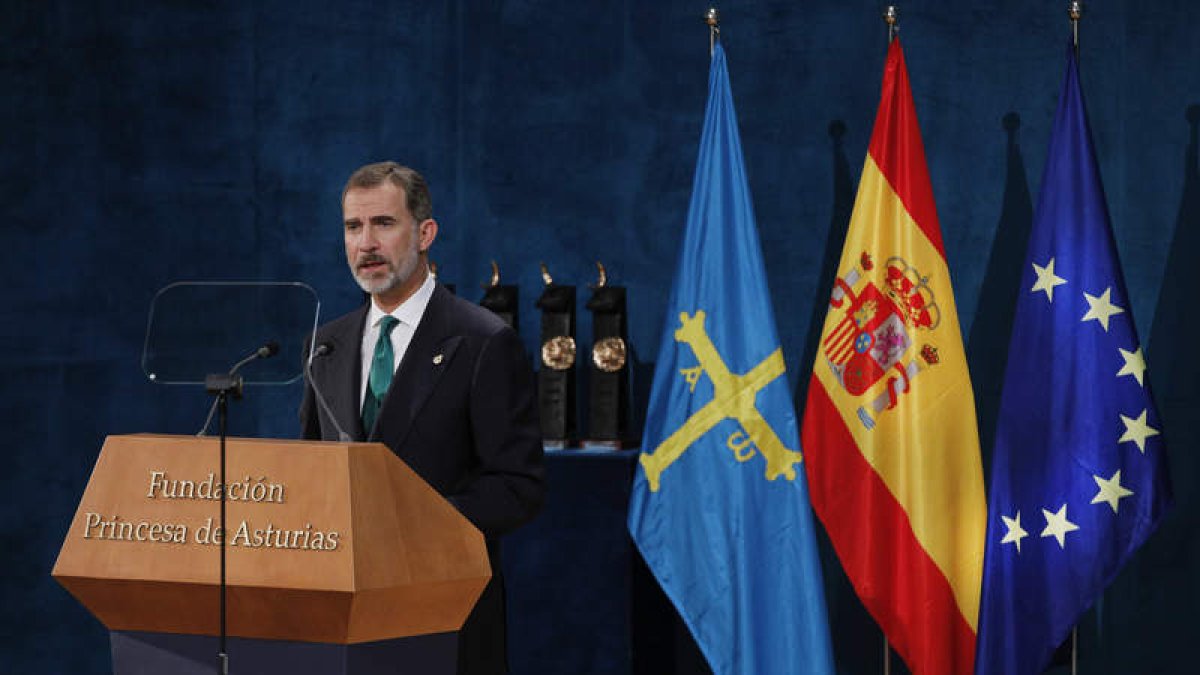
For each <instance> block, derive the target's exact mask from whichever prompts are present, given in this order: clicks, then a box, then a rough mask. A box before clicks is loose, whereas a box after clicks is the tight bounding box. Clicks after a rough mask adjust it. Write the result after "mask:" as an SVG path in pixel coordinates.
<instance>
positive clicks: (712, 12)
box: [704, 7, 721, 57]
mask: <svg viewBox="0 0 1200 675" xmlns="http://www.w3.org/2000/svg"><path fill="white" fill-rule="evenodd" d="M704 23H706V24H708V55H709V56H710V57H711V56H712V55H713V52H714V51H716V49H717V38H719V37H721V13H720V12H718V11H717V8H716V7H709V8H708V11H707V12H705V13H704Z"/></svg>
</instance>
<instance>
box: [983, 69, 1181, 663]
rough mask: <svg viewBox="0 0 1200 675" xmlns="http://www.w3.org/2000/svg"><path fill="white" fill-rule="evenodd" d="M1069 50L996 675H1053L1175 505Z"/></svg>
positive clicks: (994, 541)
mask: <svg viewBox="0 0 1200 675" xmlns="http://www.w3.org/2000/svg"><path fill="white" fill-rule="evenodd" d="M1069 51H1070V54H1069V56H1068V60H1067V72H1066V77H1065V79H1064V82H1063V87H1062V94H1061V98H1060V100H1059V104H1058V112H1057V114H1056V116H1055V120H1054V128H1053V131H1052V132H1051V136H1050V150H1049V156H1048V157H1047V160H1046V169H1045V172H1044V173H1043V177H1042V189H1041V193H1040V195H1039V197H1038V205H1037V211H1036V213H1035V214H1034V221H1033V232H1032V233H1031V235H1030V239H1029V251H1028V254H1027V256H1026V260H1025V276H1024V278H1023V279H1024V281H1023V282H1022V284H1023V285H1022V289H1021V293H1020V296H1019V300H1018V302H1017V311H1016V317H1015V321H1014V324H1013V334H1012V342H1011V344H1010V346H1009V353H1008V369H1007V372H1006V374H1005V378H1004V393H1003V395H1002V397H1001V404H1000V416H999V419H998V422H997V426H996V446H995V454H994V456H993V461H992V477H991V491H990V500H989V508H988V530H987V550H986V554H985V559H984V573H983V596H982V600H981V606H980V613H979V638H978V640H979V641H978V644H977V648H976V655H975V664H976V668H975V671H976V673H978V674H981V675H982V674H987V675H990V674H992V673H1005V674H1009V675H1016V674H1022V673H1040V672H1041V671H1042V670H1043V669H1044V668H1045V667H1046V665H1047V664H1048V662H1049V661H1050V657H1051V656H1052V654H1053V652H1054V650H1055V648H1056V647H1057V646H1058V645H1059V644H1060V643H1062V641H1063V640H1064V639H1065V638H1066V636H1067V635H1069V634H1070V632H1071V629H1072V627H1073V626H1074V625H1075V623H1076V622H1077V621H1078V620H1079V617H1080V615H1081V614H1082V613H1083V612H1084V611H1085V610H1087V608H1088V607H1090V606H1091V605H1092V603H1093V602H1095V600H1096V599H1097V598H1098V597H1099V596H1100V594H1101V593H1102V592H1103V591H1104V588H1105V587H1106V586H1107V585H1108V584H1109V582H1111V581H1112V579H1113V577H1115V576H1116V574H1117V572H1118V571H1119V570H1120V569H1121V566H1122V565H1123V564H1124V563H1125V561H1126V560H1128V559H1129V557H1130V556H1131V555H1132V554H1133V552H1134V550H1136V549H1137V547H1138V546H1140V545H1141V544H1142V543H1143V542H1144V541H1146V538H1147V537H1149V536H1150V533H1151V532H1153V531H1154V529H1155V527H1156V526H1157V525H1158V523H1159V521H1160V520H1161V519H1162V516H1163V514H1164V513H1165V512H1166V510H1167V508H1168V506H1169V505H1170V502H1171V495H1170V484H1169V481H1168V479H1167V462H1166V454H1165V450H1164V447H1163V442H1162V438H1163V437H1162V426H1161V424H1160V422H1159V417H1158V412H1157V411H1156V410H1155V407H1154V401H1153V399H1152V398H1151V395H1150V380H1149V379H1148V378H1147V377H1146V362H1145V358H1144V355H1143V351H1142V345H1141V342H1140V341H1139V340H1138V337H1137V330H1136V329H1135V327H1134V323H1133V314H1132V312H1131V310H1130V307H1129V295H1128V294H1127V293H1126V291H1125V281H1124V278H1123V276H1122V274H1121V267H1120V263H1119V261H1118V259H1117V251H1116V246H1115V244H1114V242H1113V235H1112V227H1111V225H1110V223H1109V216H1108V207H1107V206H1106V203H1105V198H1104V188H1103V187H1102V185H1101V183H1100V173H1099V169H1098V166H1097V163H1096V157H1095V152H1094V151H1093V149H1092V139H1091V130H1090V128H1089V126H1088V121H1087V111H1086V109H1085V108H1084V103H1083V94H1082V92H1081V90H1080V86H1079V66H1078V63H1077V61H1076V56H1075V53H1074V50H1069ZM1003 234H1004V233H1000V236H1003Z"/></svg>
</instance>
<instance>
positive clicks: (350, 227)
mask: <svg viewBox="0 0 1200 675" xmlns="http://www.w3.org/2000/svg"><path fill="white" fill-rule="evenodd" d="M360 227H362V226H361V225H359V224H358V223H346V231H347V232H357V231H358V230H359V228H360Z"/></svg>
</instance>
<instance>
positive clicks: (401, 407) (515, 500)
mask: <svg viewBox="0 0 1200 675" xmlns="http://www.w3.org/2000/svg"><path fill="white" fill-rule="evenodd" d="M368 308H369V306H368V305H364V306H363V307H361V308H359V309H357V310H355V311H353V312H350V313H349V314H346V315H345V316H342V317H340V318H338V319H335V320H333V321H331V322H330V323H327V324H325V325H324V326H321V327H320V328H318V329H317V336H316V344H318V345H320V344H328V345H329V346H331V347H332V351H331V352H330V353H328V354H326V355H324V356H318V357H316V358H314V359H313V362H312V366H311V377H312V379H313V380H314V381H315V382H316V383H317V385H318V387H319V388H320V390H321V392H322V394H323V395H324V396H325V398H326V401H327V402H328V404H329V408H330V410H331V411H332V413H333V415H334V416H336V418H337V421H338V423H340V424H341V425H342V428H343V429H344V430H345V431H346V432H347V433H348V434H349V435H350V436H351V437H352V438H353V439H354V440H356V441H360V440H367V441H379V442H382V443H383V444H384V445H386V446H387V447H389V448H391V450H392V452H395V453H396V455H397V456H398V457H400V459H402V460H404V461H405V463H407V464H408V465H409V466H410V467H411V468H412V469H413V471H415V472H416V473H417V474H418V475H420V476H421V477H422V478H424V479H425V481H426V482H428V483H429V484H430V485H432V486H433V487H434V489H436V490H437V491H438V492H439V493H441V494H442V495H443V496H445V497H446V499H447V500H449V501H450V503H452V504H454V506H455V507H457V508H458V510H459V511H460V512H461V513H462V514H463V515H464V516H466V518H467V519H468V520H469V521H471V523H473V524H474V525H475V527H477V528H479V529H480V530H481V531H482V532H483V534H484V537H485V538H486V539H487V542H488V553H489V556H490V557H491V562H492V570H493V574H494V575H495V579H494V583H493V584H492V586H494V588H493V587H489V591H485V597H484V598H483V599H481V601H480V605H479V606H477V607H476V611H475V612H474V613H473V614H472V615H471V618H470V619H469V620H468V626H467V627H464V629H463V633H462V634H461V635H460V640H461V641H462V642H463V643H464V645H463V646H464V648H467V651H468V652H479V651H480V650H482V651H488V650H490V649H491V647H480V648H479V649H476V648H475V647H474V646H473V645H470V643H471V642H472V641H475V642H476V643H478V642H479V641H478V640H477V639H476V637H477V636H480V635H485V634H486V637H484V638H482V639H486V640H491V641H493V642H494V641H495V640H496V639H499V640H500V641H501V643H500V644H499V645H498V648H499V649H500V650H501V655H500V659H501V660H502V659H503V653H502V651H503V625H504V623H503V622H504V615H503V611H504V608H503V595H502V593H503V591H502V586H501V584H502V582H501V581H500V579H499V571H500V560H499V542H498V538H499V537H500V536H501V535H503V534H505V533H507V532H510V531H512V530H513V529H515V528H517V527H518V526H520V525H522V524H523V523H526V522H528V521H529V520H530V519H532V518H533V516H534V515H535V514H536V513H537V511H538V509H539V508H540V506H541V502H542V493H543V485H542V478H543V467H542V439H541V427H540V424H539V422H538V416H537V397H536V394H535V390H534V380H533V372H532V370H531V368H530V366H529V363H528V361H527V359H526V357H525V352H524V349H523V348H522V347H521V342H520V340H519V338H518V337H517V335H516V333H515V332H513V330H512V329H511V328H509V327H508V326H507V325H506V324H505V323H504V322H503V321H501V320H500V319H499V318H498V317H496V315H494V314H492V313H491V312H490V311H488V310H486V309H484V308H482V307H479V306H478V305H474V304H471V303H469V302H467V301H465V300H462V299H461V298H458V297H457V296H455V295H454V294H453V293H450V292H449V291H447V290H446V289H445V288H442V287H441V286H438V287H436V288H435V289H434V292H433V296H432V297H431V298H430V300H429V305H428V307H427V308H426V309H425V315H424V316H423V317H422V318H421V323H420V324H419V325H418V326H417V330H416V332H415V333H414V334H413V338H412V342H411V343H410V344H409V346H408V351H406V352H405V354H404V358H403V359H402V360H401V362H400V366H399V368H398V369H397V370H396V374H395V376H394V377H393V378H392V386H391V388H390V389H389V390H388V393H387V395H386V396H385V397H384V399H383V406H382V408H381V409H380V413H379V417H378V419H377V421H376V423H375V428H374V429H371V430H364V429H363V426H362V417H361V411H360V408H359V395H360V391H361V387H362V364H361V361H360V359H361V348H362V339H363V337H362V336H363V329H364V328H365V323H366V318H367V310H368ZM300 426H301V430H302V434H303V436H304V438H307V439H323V440H334V441H336V440H338V433H337V430H336V428H335V427H334V425H333V424H332V423H331V422H330V420H329V418H328V415H327V414H326V412H325V411H324V410H322V409H320V407H319V406H318V404H317V402H316V399H315V397H314V396H313V391H312V385H311V383H308V384H307V386H306V387H305V392H304V400H303V402H302V403H301V405H300ZM489 593H490V596H489ZM493 596H494V597H493ZM496 630H498V631H499V635H498V636H497V634H496ZM492 647H497V645H492ZM475 656H478V654H475ZM472 658H474V657H472ZM467 670H469V671H470V672H480V669H479V668H468V669H467ZM460 672H462V669H460ZM482 672H502V669H501V670H495V669H491V668H488V669H486V670H483V671H482Z"/></svg>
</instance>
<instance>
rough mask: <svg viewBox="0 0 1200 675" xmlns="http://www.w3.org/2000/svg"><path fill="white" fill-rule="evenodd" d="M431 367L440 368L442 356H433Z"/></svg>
mask: <svg viewBox="0 0 1200 675" xmlns="http://www.w3.org/2000/svg"><path fill="white" fill-rule="evenodd" d="M433 365H435V366H440V365H442V355H441V354H435V355H434V357H433Z"/></svg>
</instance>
